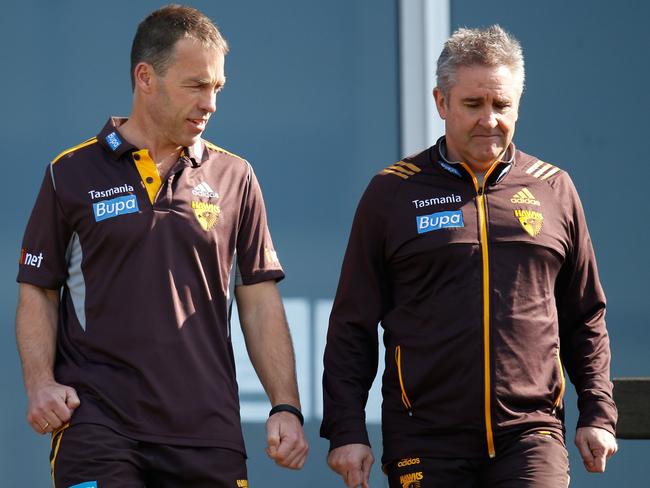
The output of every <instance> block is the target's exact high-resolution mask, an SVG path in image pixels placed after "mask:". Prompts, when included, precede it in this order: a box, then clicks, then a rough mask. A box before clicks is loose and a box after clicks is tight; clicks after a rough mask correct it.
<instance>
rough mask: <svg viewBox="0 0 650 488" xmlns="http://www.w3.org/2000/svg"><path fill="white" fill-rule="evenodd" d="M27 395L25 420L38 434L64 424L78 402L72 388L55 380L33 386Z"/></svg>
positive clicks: (45, 432)
mask: <svg viewBox="0 0 650 488" xmlns="http://www.w3.org/2000/svg"><path fill="white" fill-rule="evenodd" d="M27 396H28V399H29V404H28V407H27V421H28V422H29V425H31V427H32V429H34V431H35V432H36V433H38V434H47V433H48V432H53V431H55V430H56V429H58V428H60V427H61V426H63V425H65V424H66V423H67V422H68V420H70V417H71V416H72V412H74V410H75V408H77V407H78V406H79V404H80V402H79V397H78V396H77V392H76V391H75V389H74V388H71V387H69V386H65V385H61V384H59V383H56V382H55V381H50V382H47V383H44V384H41V385H38V386H35V387H33V388H32V389H30V390H29V391H28V392H27Z"/></svg>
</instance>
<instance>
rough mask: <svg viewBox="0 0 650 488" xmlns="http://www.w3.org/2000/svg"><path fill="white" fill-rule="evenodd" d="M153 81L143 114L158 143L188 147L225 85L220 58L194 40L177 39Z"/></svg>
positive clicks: (193, 140)
mask: <svg viewBox="0 0 650 488" xmlns="http://www.w3.org/2000/svg"><path fill="white" fill-rule="evenodd" d="M153 78H154V81H153V83H152V90H151V96H150V97H148V104H147V110H148V112H149V115H150V117H151V119H152V120H153V122H154V123H155V130H156V132H157V135H158V138H159V140H160V142H162V143H163V144H171V145H172V146H192V145H193V144H194V143H195V142H197V141H198V140H199V138H200V137H201V134H202V133H203V131H204V130H205V128H206V125H207V123H208V119H209V118H210V116H211V115H212V114H213V113H214V112H215V111H216V109H217V106H216V98H217V93H219V91H220V90H221V88H222V87H223V86H224V84H225V82H226V77H225V75H224V56H223V54H222V53H221V52H220V51H219V50H217V49H214V48H210V47H205V46H204V45H203V44H202V43H200V42H199V41H197V40H195V39H190V38H185V39H181V40H179V41H178V42H177V43H176V45H175V47H174V52H173V54H172V60H171V63H170V65H169V67H168V68H167V71H166V72H165V74H164V75H162V76H160V75H157V74H154V76H153Z"/></svg>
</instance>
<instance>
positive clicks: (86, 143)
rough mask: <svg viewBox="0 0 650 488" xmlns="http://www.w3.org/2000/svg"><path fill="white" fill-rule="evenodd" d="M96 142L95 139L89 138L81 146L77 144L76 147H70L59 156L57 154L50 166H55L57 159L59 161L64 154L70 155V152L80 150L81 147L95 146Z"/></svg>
mask: <svg viewBox="0 0 650 488" xmlns="http://www.w3.org/2000/svg"><path fill="white" fill-rule="evenodd" d="M96 142H97V138H96V137H91V138H90V139H88V140H86V141H84V142H82V143H81V144H77V145H76V146H74V147H71V148H70V149H66V150H65V151H63V152H62V153H61V154H59V155H58V156H57V157H55V158H54V159H53V160H52V164H56V163H57V162H58V161H59V159H61V158H62V157H63V156H65V155H66V154H70V153H71V152H74V151H76V150H77V149H81V148H82V147H86V146H90V145H92V144H95V143H96Z"/></svg>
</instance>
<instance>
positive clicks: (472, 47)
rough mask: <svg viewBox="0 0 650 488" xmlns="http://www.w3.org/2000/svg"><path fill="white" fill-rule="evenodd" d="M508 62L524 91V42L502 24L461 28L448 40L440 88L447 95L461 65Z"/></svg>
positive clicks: (442, 56)
mask: <svg viewBox="0 0 650 488" xmlns="http://www.w3.org/2000/svg"><path fill="white" fill-rule="evenodd" d="M473 65H482V66H507V67H508V68H510V70H511V71H512V73H513V74H514V75H515V77H517V78H518V80H517V81H518V84H519V87H520V92H519V93H520V94H521V93H522V92H523V91H524V79H525V71H524V55H523V52H522V50H521V44H519V41H518V40H517V39H516V38H515V37H514V36H513V35H512V34H509V33H508V32H506V31H505V30H504V29H502V28H501V27H500V26H498V25H492V26H490V27H487V28H485V29H467V28H462V27H461V28H460V29H458V30H457V31H456V32H454V33H453V34H452V36H451V37H450V38H449V39H448V40H447V42H445V46H444V48H443V49H442V52H441V53H440V57H439V58H438V67H437V69H436V76H437V84H438V88H439V89H440V90H441V91H442V93H443V95H445V96H446V95H448V94H449V90H450V89H451V87H452V86H454V83H455V82H456V71H457V70H458V67H459V66H473Z"/></svg>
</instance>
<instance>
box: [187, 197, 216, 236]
mask: <svg viewBox="0 0 650 488" xmlns="http://www.w3.org/2000/svg"><path fill="white" fill-rule="evenodd" d="M192 208H193V209H194V216H195V217H196V220H198V221H199V224H200V225H201V228H202V229H203V230H205V231H208V230H211V229H212V228H214V226H215V225H217V221H218V220H219V215H221V208H219V205H215V204H214V203H208V202H197V201H194V200H193V201H192Z"/></svg>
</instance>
